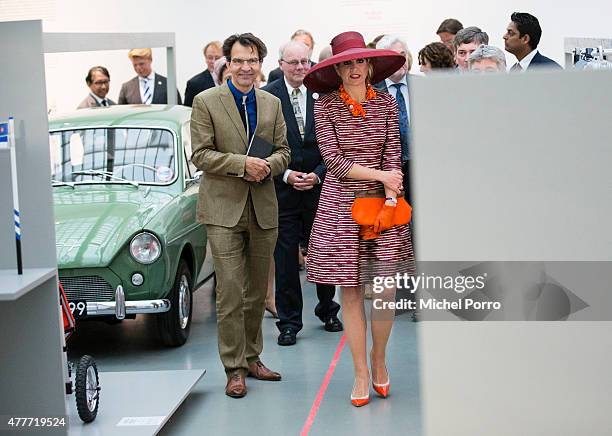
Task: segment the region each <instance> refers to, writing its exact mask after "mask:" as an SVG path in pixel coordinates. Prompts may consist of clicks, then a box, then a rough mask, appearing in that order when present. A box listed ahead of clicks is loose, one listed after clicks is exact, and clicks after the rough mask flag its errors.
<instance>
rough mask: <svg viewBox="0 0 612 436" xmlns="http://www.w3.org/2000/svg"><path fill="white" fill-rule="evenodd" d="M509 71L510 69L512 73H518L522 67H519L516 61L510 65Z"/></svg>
mask: <svg viewBox="0 0 612 436" xmlns="http://www.w3.org/2000/svg"><path fill="white" fill-rule="evenodd" d="M510 71H512V72H513V73H519V72H521V71H523V67H521V64H519V63H518V62H517V63H516V64H514V65H513V66H512V68H510Z"/></svg>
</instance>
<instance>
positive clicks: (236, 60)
mask: <svg viewBox="0 0 612 436" xmlns="http://www.w3.org/2000/svg"><path fill="white" fill-rule="evenodd" d="M230 62H231V63H232V64H234V65H239V66H243V65H244V64H249V67H254V66H255V65H258V64H259V62H260V60H259V59H257V58H251V59H240V58H232V60H231V61H230Z"/></svg>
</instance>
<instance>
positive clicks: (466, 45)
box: [453, 26, 489, 72]
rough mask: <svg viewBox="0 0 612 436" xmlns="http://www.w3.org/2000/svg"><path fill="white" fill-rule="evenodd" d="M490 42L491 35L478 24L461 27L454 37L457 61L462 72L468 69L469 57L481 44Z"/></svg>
mask: <svg viewBox="0 0 612 436" xmlns="http://www.w3.org/2000/svg"><path fill="white" fill-rule="evenodd" d="M488 43H489V35H487V33H486V32H483V31H482V30H481V29H480V28H478V27H476V26H470V27H466V28H465V29H461V30H460V31H459V32H457V34H456V35H455V39H453V48H454V50H455V63H456V64H457V67H458V68H459V71H460V72H465V71H467V70H468V58H469V57H470V55H471V54H472V53H473V52H474V50H476V48H478V46H479V45H481V44H485V45H486V44H488Z"/></svg>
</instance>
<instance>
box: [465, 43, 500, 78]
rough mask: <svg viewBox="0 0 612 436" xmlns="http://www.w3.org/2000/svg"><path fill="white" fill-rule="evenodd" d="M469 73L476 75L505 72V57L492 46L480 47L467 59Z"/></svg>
mask: <svg viewBox="0 0 612 436" xmlns="http://www.w3.org/2000/svg"><path fill="white" fill-rule="evenodd" d="M468 65H469V69H470V71H473V72H477V73H499V72H504V73H505V72H506V55H505V54H504V52H503V51H501V49H499V48H497V47H494V46H492V45H484V44H482V45H480V46H479V47H478V48H477V49H476V50H474V52H473V53H472V54H471V55H470V57H469V58H468Z"/></svg>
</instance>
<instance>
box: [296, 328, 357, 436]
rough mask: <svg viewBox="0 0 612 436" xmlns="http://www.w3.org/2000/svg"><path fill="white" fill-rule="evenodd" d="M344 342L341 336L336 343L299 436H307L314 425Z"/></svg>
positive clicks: (343, 336) (344, 339) (344, 337)
mask: <svg viewBox="0 0 612 436" xmlns="http://www.w3.org/2000/svg"><path fill="white" fill-rule="evenodd" d="M345 342H346V336H345V335H342V337H341V338H340V342H339V343H338V347H337V348H336V352H335V353H334V357H333V358H332V361H331V362H330V364H329V368H327V373H326V374H325V378H324V379H323V383H321V387H320V388H319V392H318V393H317V397H316V398H315V400H314V403H312V407H311V408H310V413H309V414H308V419H306V422H305V423H304V427H302V432H301V433H300V435H301V436H307V435H308V432H309V431H310V427H312V424H313V423H314V420H315V417H316V416H317V412H318V411H319V406H320V405H321V401H323V396H324V395H325V391H326V390H327V386H328V385H329V381H330V380H331V378H332V375H334V370H335V369H336V364H337V363H338V360H340V354H341V353H342V349H343V348H344V344H345Z"/></svg>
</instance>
